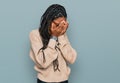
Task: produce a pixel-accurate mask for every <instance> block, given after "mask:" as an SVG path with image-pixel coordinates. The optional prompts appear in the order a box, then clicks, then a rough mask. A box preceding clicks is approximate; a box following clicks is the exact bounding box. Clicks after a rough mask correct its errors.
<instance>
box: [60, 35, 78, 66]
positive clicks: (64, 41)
mask: <svg viewBox="0 0 120 83" xmlns="http://www.w3.org/2000/svg"><path fill="white" fill-rule="evenodd" d="M58 41H59V43H60V50H61V51H62V53H63V57H64V58H65V60H66V61H67V62H69V63H71V64H73V63H74V62H75V60H76V57H77V52H76V51H75V49H73V48H72V46H71V45H70V42H69V40H68V37H67V35H66V33H65V34H64V35H61V36H59V37H58Z"/></svg>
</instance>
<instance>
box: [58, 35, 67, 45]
mask: <svg viewBox="0 0 120 83" xmlns="http://www.w3.org/2000/svg"><path fill="white" fill-rule="evenodd" d="M58 42H59V43H60V45H62V46H64V45H66V44H67V41H66V38H65V35H61V36H59V37H58Z"/></svg>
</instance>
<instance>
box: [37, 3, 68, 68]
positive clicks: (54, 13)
mask: <svg viewBox="0 0 120 83" xmlns="http://www.w3.org/2000/svg"><path fill="white" fill-rule="evenodd" d="M59 17H65V18H67V13H66V10H65V8H64V7H63V6H61V5H59V4H52V5H51V6H49V7H48V8H47V10H46V11H45V13H44V14H43V15H42V17H41V21H40V27H39V33H40V35H41V38H42V42H43V47H42V48H41V49H42V50H44V49H45V48H46V47H47V45H48V42H49V39H50V37H51V34H50V33H49V31H50V27H51V23H52V21H53V20H55V19H57V18H59ZM43 56H44V53H43ZM48 56H49V55H48ZM44 59H45V56H44ZM55 64H56V65H57V67H58V61H57V59H56V60H55V61H53V65H54V66H55ZM54 69H55V67H54Z"/></svg>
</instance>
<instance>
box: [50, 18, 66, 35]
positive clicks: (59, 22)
mask: <svg viewBox="0 0 120 83" xmlns="http://www.w3.org/2000/svg"><path fill="white" fill-rule="evenodd" d="M67 28H68V22H67V21H66V18H64V17H59V18H57V19H55V20H53V22H52V24H51V27H50V32H51V35H52V36H56V37H58V36H60V35H63V34H64V33H65V32H66V30H67Z"/></svg>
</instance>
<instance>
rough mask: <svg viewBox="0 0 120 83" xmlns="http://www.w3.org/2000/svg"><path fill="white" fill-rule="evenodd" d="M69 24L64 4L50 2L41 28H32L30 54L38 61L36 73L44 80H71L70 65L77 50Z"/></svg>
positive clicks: (35, 61) (74, 58) (36, 62)
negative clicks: (72, 40)
mask: <svg viewBox="0 0 120 83" xmlns="http://www.w3.org/2000/svg"><path fill="white" fill-rule="evenodd" d="M67 28H68V22H67V14H66V11H65V8H64V7H63V6H61V5H58V4H53V5H51V6H50V7H49V8H48V9H47V10H46V12H45V13H44V14H43V16H42V18H41V23H40V27H39V29H34V30H32V31H31V32H30V34H29V38H30V43H31V49H30V57H31V59H32V60H33V61H34V63H35V66H34V68H35V70H36V71H37V72H38V75H37V77H38V78H39V79H40V80H42V81H44V82H61V81H65V80H68V78H69V75H70V68H69V66H68V63H71V64H72V63H74V62H75V60H76V56H77V53H76V51H75V49H73V48H72V46H71V44H70V42H69V40H68V37H67V34H66V31H67Z"/></svg>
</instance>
